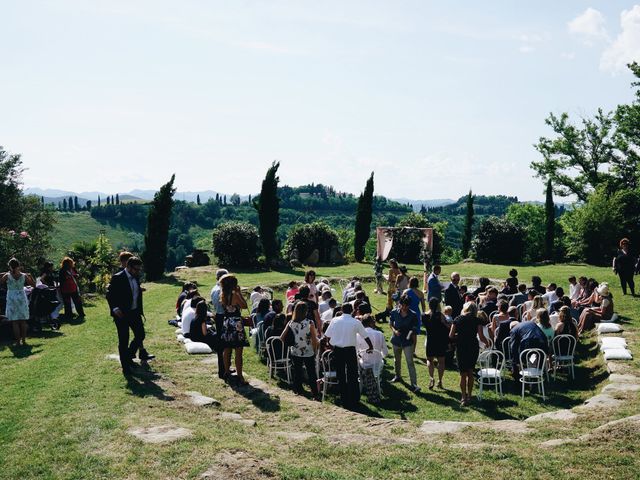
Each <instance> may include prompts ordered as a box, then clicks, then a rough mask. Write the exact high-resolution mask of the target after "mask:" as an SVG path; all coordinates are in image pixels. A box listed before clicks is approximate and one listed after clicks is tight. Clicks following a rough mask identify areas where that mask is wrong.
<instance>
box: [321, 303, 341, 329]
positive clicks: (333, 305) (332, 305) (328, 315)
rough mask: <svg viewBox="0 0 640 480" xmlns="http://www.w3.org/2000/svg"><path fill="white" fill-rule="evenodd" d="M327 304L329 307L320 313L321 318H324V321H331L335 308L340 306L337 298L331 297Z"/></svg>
mask: <svg viewBox="0 0 640 480" xmlns="http://www.w3.org/2000/svg"><path fill="white" fill-rule="evenodd" d="M327 306H328V307H329V308H327V309H326V310H325V311H324V313H323V314H322V315H320V320H322V323H324V322H330V321H331V319H332V318H333V309H334V308H336V307H337V306H338V302H336V299H335V298H330V299H329V301H328V302H327Z"/></svg>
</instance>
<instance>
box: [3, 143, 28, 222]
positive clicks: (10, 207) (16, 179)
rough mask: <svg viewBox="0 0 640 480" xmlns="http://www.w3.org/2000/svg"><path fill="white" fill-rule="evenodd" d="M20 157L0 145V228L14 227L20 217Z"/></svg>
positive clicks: (21, 170) (21, 168) (21, 169)
mask: <svg viewBox="0 0 640 480" xmlns="http://www.w3.org/2000/svg"><path fill="white" fill-rule="evenodd" d="M23 170H24V168H23V167H22V159H21V157H20V155H18V154H10V153H9V152H7V151H6V150H4V148H2V146H0V228H10V229H11V228H16V225H17V223H18V222H19V221H20V218H21V217H22V211H21V210H22V201H21V197H22V192H21V190H20V185H21V183H22V172H23Z"/></svg>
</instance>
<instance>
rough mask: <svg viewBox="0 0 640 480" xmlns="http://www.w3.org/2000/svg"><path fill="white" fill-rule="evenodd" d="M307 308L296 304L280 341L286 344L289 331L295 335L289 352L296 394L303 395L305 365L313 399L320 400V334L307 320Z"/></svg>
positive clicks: (305, 305) (301, 303)
mask: <svg viewBox="0 0 640 480" xmlns="http://www.w3.org/2000/svg"><path fill="white" fill-rule="evenodd" d="M307 308H308V307H307V304H306V303H304V302H298V303H296V306H295V307H294V309H293V318H292V319H291V321H290V322H289V323H288V324H287V326H286V327H285V329H284V332H282V334H281V335H280V339H281V340H282V341H283V342H285V341H286V338H287V334H288V333H289V331H291V333H292V334H293V345H291V347H290V350H289V352H290V355H291V361H292V362H293V390H294V391H295V392H296V393H302V366H303V365H304V367H305V369H306V370H307V379H308V380H309V386H310V387H311V393H313V398H314V400H319V397H318V383H317V381H316V362H315V354H316V350H317V349H318V332H317V331H316V327H315V325H314V324H313V322H312V321H311V320H309V319H308V318H307Z"/></svg>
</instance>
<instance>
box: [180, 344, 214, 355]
mask: <svg viewBox="0 0 640 480" xmlns="http://www.w3.org/2000/svg"><path fill="white" fill-rule="evenodd" d="M184 348H186V349H187V353H189V354H194V353H213V352H212V350H211V347H209V345H207V344H206V343H202V342H189V343H187V344H185V346H184Z"/></svg>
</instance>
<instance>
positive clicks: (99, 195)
mask: <svg viewBox="0 0 640 480" xmlns="http://www.w3.org/2000/svg"><path fill="white" fill-rule="evenodd" d="M98 206H100V195H98Z"/></svg>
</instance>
